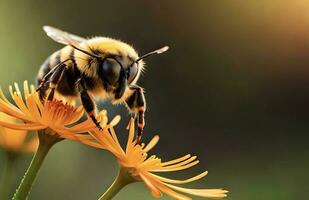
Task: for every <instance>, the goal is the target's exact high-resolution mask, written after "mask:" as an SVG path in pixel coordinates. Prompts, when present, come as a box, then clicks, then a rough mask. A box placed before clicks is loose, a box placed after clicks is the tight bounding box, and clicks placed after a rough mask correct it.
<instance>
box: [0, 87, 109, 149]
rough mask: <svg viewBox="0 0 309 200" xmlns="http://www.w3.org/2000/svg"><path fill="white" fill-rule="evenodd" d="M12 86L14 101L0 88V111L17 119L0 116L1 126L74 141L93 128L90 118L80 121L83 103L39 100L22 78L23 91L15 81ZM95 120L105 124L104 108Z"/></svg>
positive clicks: (102, 124) (33, 89)
mask: <svg viewBox="0 0 309 200" xmlns="http://www.w3.org/2000/svg"><path fill="white" fill-rule="evenodd" d="M14 88H15V90H14V89H13V87H12V86H10V87H9V91H10V94H11V97H12V99H13V100H14V103H15V104H16V105H14V104H12V103H10V101H9V100H8V99H7V98H6V97H5V95H4V94H3V92H2V90H1V89H0V112H3V113H5V114H6V115H8V116H10V117H12V118H13V119H15V120H17V121H7V120H6V119H5V118H0V126H3V127H6V128H10V129H14V130H22V131H35V130H36V131H37V130H45V133H47V134H50V135H55V136H57V137H59V138H61V139H70V140H73V141H78V140H79V138H83V137H85V138H87V137H89V135H87V134H84V133H85V132H87V131H89V130H91V129H95V125H94V123H93V122H92V120H91V119H90V118H87V119H86V120H84V121H82V122H79V121H80V120H81V118H82V116H83V114H84V109H83V107H82V106H79V107H77V108H75V107H73V106H72V105H70V104H69V103H64V102H63V101H59V100H56V99H55V100H52V101H45V102H42V101H41V100H40V98H39V96H38V94H37V92H36V91H35V88H34V86H33V85H31V86H30V87H29V85H28V82H27V81H25V82H24V95H22V93H21V91H20V89H19V87H18V84H17V83H15V84H14ZM98 120H99V121H100V122H101V126H102V127H104V126H105V125H106V124H107V117H106V111H103V112H101V114H100V115H99V119H98ZM77 122H78V123H77ZM77 135H79V136H80V137H77ZM90 143H91V142H90Z"/></svg>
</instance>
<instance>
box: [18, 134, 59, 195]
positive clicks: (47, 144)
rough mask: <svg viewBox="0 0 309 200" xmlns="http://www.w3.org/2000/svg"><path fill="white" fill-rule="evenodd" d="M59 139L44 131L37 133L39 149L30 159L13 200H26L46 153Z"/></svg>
mask: <svg viewBox="0 0 309 200" xmlns="http://www.w3.org/2000/svg"><path fill="white" fill-rule="evenodd" d="M60 140H61V139H60V138H58V137H57V136H55V135H48V134H46V133H45V132H44V131H40V132H39V141H40V143H39V147H38V150H37V152H36V153H35V155H34V156H33V158H32V161H31V163H30V165H29V167H28V169H27V171H26V173H25V175H24V177H23V179H22V180H21V182H20V185H19V186H18V188H17V190H16V192H15V194H14V196H13V200H25V199H27V197H28V195H29V193H30V190H31V187H32V185H33V183H34V181H35V178H36V176H37V174H38V171H39V169H40V167H41V165H42V163H43V161H44V159H45V157H46V155H47V153H48V151H49V150H50V148H51V147H52V146H53V145H54V144H56V143H57V142H59V141H60Z"/></svg>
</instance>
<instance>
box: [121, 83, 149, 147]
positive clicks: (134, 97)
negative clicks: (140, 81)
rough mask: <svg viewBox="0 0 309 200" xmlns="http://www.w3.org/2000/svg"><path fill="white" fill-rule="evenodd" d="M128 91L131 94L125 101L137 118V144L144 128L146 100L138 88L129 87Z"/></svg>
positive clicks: (141, 90)
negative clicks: (130, 91) (129, 90)
mask: <svg viewBox="0 0 309 200" xmlns="http://www.w3.org/2000/svg"><path fill="white" fill-rule="evenodd" d="M130 89H131V90H132V91H133V93H132V94H131V95H130V96H129V97H127V99H126V100H125V102H126V104H127V106H128V108H129V109H130V110H131V111H132V112H133V113H134V114H135V116H136V117H137V139H136V142H137V143H139V142H140V141H141V138H142V134H143V130H144V126H145V119H144V118H145V116H144V114H145V110H146V100H145V96H144V91H143V89H142V88H141V87H139V86H131V87H130Z"/></svg>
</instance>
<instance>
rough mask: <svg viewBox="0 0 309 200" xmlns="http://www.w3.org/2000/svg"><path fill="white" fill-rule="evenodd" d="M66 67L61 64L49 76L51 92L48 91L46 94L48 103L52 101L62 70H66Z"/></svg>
mask: <svg viewBox="0 0 309 200" xmlns="http://www.w3.org/2000/svg"><path fill="white" fill-rule="evenodd" d="M66 66H67V65H66V64H64V63H61V64H60V65H59V67H57V69H55V71H54V72H53V73H52V75H51V76H50V80H49V82H50V83H49V88H50V89H51V90H50V93H49V94H48V97H47V100H49V101H51V100H53V98H54V94H55V90H56V87H57V85H58V82H59V80H60V78H61V76H62V74H63V72H64V70H65V69H66Z"/></svg>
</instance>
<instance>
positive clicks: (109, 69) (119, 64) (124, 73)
mask: <svg viewBox="0 0 309 200" xmlns="http://www.w3.org/2000/svg"><path fill="white" fill-rule="evenodd" d="M167 49H168V47H163V48H161V49H158V50H155V51H152V52H150V53H147V54H145V55H143V56H141V57H136V58H129V57H123V56H122V57H121V56H107V57H105V58H104V59H102V61H101V64H100V66H99V76H100V77H101V79H102V81H103V83H104V84H105V89H106V90H107V91H109V92H110V91H112V90H114V93H115V98H116V99H118V98H121V97H122V95H123V94H124V92H125V89H126V86H127V84H132V82H135V81H136V79H137V78H138V75H139V72H140V71H141V66H142V65H143V62H142V59H143V58H146V57H148V56H151V55H155V54H160V53H163V52H165V51H166V50H167Z"/></svg>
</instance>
